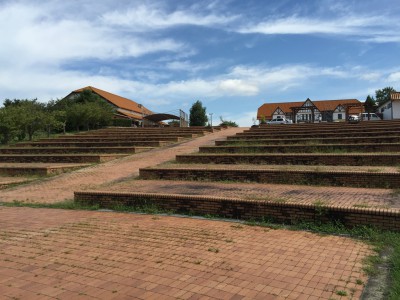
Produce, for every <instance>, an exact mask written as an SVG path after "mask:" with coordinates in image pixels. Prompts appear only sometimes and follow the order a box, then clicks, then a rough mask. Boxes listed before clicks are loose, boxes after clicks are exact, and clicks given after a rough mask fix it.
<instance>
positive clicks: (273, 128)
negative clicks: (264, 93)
mask: <svg viewBox="0 0 400 300" xmlns="http://www.w3.org/2000/svg"><path fill="white" fill-rule="evenodd" d="M396 127H400V122H399V121H397V122H396V121H393V122H383V123H382V122H360V123H357V124H348V123H344V124H343V123H318V124H287V125H282V126H280V125H276V126H275V125H274V126H260V127H252V128H250V129H248V130H246V131H257V132H258V131H260V132H262V131H281V130H304V131H308V130H336V129H339V130H340V129H363V128H396Z"/></svg>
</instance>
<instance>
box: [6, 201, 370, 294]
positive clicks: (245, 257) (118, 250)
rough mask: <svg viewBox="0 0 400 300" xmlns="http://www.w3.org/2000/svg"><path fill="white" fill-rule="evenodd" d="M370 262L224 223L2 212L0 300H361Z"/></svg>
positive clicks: (331, 243) (328, 242)
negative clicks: (342, 294) (343, 296)
mask: <svg viewBox="0 0 400 300" xmlns="http://www.w3.org/2000/svg"><path fill="white" fill-rule="evenodd" d="M370 254H371V250H370V248H369V246H367V245H366V244H364V243H362V242H360V241H355V240H352V239H349V238H344V237H338V236H321V235H316V234H312V233H308V232H297V231H288V230H272V229H269V228H261V227H251V226H245V225H241V224H237V223H230V222H221V221H210V220H197V219H185V218H176V217H164V216H151V215H137V214H123V213H110V212H89V211H67V210H52V209H32V208H6V207H0V295H2V296H1V297H2V299H339V298H340V296H338V295H337V292H338V291H344V292H346V293H347V295H348V297H347V298H352V299H359V298H360V295H361V292H362V288H363V285H358V284H357V282H358V280H361V281H363V282H366V280H367V278H366V276H365V275H364V274H363V272H362V260H363V259H364V258H365V257H366V256H367V255H370Z"/></svg>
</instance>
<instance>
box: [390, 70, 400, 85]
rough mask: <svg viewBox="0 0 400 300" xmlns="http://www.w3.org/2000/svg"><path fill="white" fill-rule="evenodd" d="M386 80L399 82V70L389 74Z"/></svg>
mask: <svg viewBox="0 0 400 300" xmlns="http://www.w3.org/2000/svg"><path fill="white" fill-rule="evenodd" d="M388 81H389V82H395V83H398V84H400V72H394V73H391V74H389V76H388Z"/></svg>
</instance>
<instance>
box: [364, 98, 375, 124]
mask: <svg viewBox="0 0 400 300" xmlns="http://www.w3.org/2000/svg"><path fill="white" fill-rule="evenodd" d="M364 108H365V112H367V113H368V120H369V119H370V114H371V113H374V112H375V110H376V102H375V100H374V98H373V97H371V96H370V95H368V96H367V99H365V102H364Z"/></svg>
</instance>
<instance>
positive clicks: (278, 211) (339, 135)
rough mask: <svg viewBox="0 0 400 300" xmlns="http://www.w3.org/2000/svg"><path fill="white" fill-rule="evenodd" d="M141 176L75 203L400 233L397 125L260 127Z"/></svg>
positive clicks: (80, 197) (399, 136) (399, 139)
mask: <svg viewBox="0 0 400 300" xmlns="http://www.w3.org/2000/svg"><path fill="white" fill-rule="evenodd" d="M140 178H141V180H137V181H132V182H128V183H126V184H124V183H121V184H120V185H116V186H115V187H114V188H112V187H111V188H110V187H108V190H105V189H103V190H97V191H85V192H79V191H77V192H76V193H75V200H76V201H79V202H85V203H99V204H100V205H101V206H104V207H112V206H113V205H116V204H118V205H133V206H135V205H138V203H143V202H145V203H152V204H155V205H157V206H160V207H161V208H164V209H168V210H174V211H177V212H181V213H190V214H192V213H194V214H208V215H218V216H223V217H229V218H238V219H269V220H274V221H277V222H286V223H296V222H300V221H310V222H327V221H340V222H342V223H343V224H345V225H347V226H354V225H375V226H377V227H380V228H389V229H394V230H400V121H375V122H372V121H370V122H361V123H358V124H348V123H318V124H291V125H272V126H271V125H269V126H260V127H257V128H251V129H249V130H245V131H244V132H242V133H238V134H236V135H235V136H230V137H228V138H227V139H226V140H223V141H216V143H215V146H208V147H201V148H200V149H199V152H198V153H193V154H187V155H177V156H176V161H175V162H173V163H171V162H170V163H167V164H164V165H160V166H156V167H152V168H145V169H141V170H140Z"/></svg>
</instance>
